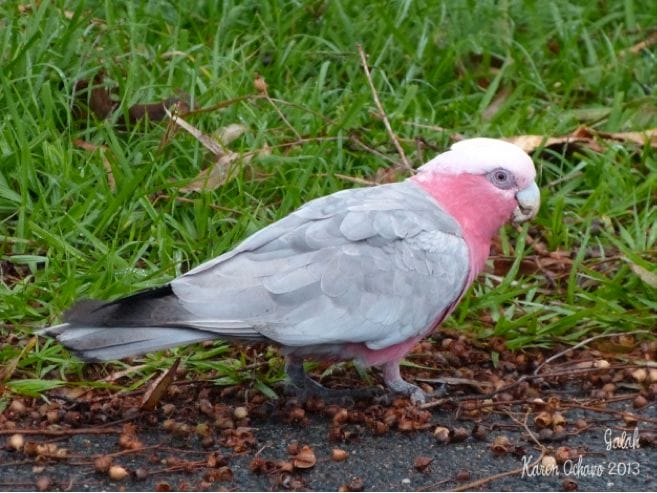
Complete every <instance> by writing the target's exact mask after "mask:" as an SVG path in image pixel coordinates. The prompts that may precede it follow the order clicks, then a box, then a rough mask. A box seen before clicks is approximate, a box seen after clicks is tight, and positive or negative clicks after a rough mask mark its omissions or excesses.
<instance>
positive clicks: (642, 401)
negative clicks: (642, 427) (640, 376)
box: [632, 394, 648, 409]
mask: <svg viewBox="0 0 657 493" xmlns="http://www.w3.org/2000/svg"><path fill="white" fill-rule="evenodd" d="M647 404H648V399H646V398H645V397H644V396H643V395H641V394H639V395H637V396H636V397H635V398H634V400H633V401H632V405H633V406H634V409H641V408H642V407H645V406H646V405H647Z"/></svg>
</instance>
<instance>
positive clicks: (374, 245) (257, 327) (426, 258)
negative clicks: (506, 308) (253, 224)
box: [171, 182, 469, 349]
mask: <svg viewBox="0 0 657 493" xmlns="http://www.w3.org/2000/svg"><path fill="white" fill-rule="evenodd" d="M468 257H469V256H468V249H467V245H466V243H465V241H464V239H463V238H462V236H461V232H460V229H459V226H458V224H457V223H456V222H455V221H454V220H453V218H451V217H450V216H449V215H448V214H446V213H445V212H444V211H443V210H441V209H440V208H439V207H438V206H437V205H436V203H435V202H433V200H432V199H431V198H430V197H429V196H428V195H427V194H426V193H425V192H424V191H423V190H421V189H420V188H419V187H417V186H416V185H414V184H412V183H410V182H404V183H397V184H392V185H385V186H380V187H374V188H366V189H354V190H347V191H343V192H339V193H337V194H333V195H330V196H327V197H323V198H321V199H317V200H315V201H312V202H309V203H308V204H306V205H305V206H304V207H302V208H301V209H299V210H298V211H296V212H295V213H293V214H291V215H290V216H288V217H286V218H285V219H283V220H281V221H279V222H277V223H274V224H272V225H271V226H269V227H267V228H264V229H263V230H261V231H260V232H258V233H256V234H255V235H253V236H251V237H250V238H248V239H247V240H246V241H245V242H243V243H242V244H240V245H239V246H238V247H237V248H236V249H235V250H233V251H231V252H228V253H227V254H225V255H223V256H220V257H218V258H216V259H214V260H212V261H210V262H208V263H206V264H203V265H201V266H199V267H197V268H196V269H194V270H192V271H190V272H189V273H187V274H186V275H184V276H181V277H179V278H178V279H176V280H174V281H173V282H172V284H171V286H172V288H173V290H174V292H175V294H176V295H177V297H178V298H179V300H180V302H181V303H182V305H183V306H184V307H185V308H186V309H187V310H188V311H189V312H191V313H192V314H194V316H195V317H197V318H198V319H199V320H197V321H196V322H195V325H197V326H203V328H204V330H209V331H215V332H217V333H218V334H219V335H220V334H221V332H222V330H223V329H222V326H225V325H226V321H240V322H241V323H242V324H243V325H244V326H245V327H246V326H248V327H250V329H243V330H244V333H245V335H248V334H247V332H248V331H249V330H250V331H253V332H257V333H259V334H262V335H263V336H265V337H268V338H270V339H273V340H275V341H277V342H279V343H280V344H283V345H287V346H305V345H316V344H335V343H347V342H363V343H366V344H367V346H368V347H370V348H371V349H381V348H385V347H388V346H391V345H394V344H397V343H399V342H402V341H404V340H406V339H408V338H409V337H413V336H416V335H418V334H420V333H422V332H423V331H424V330H426V329H427V327H428V326H430V325H431V324H432V323H433V322H434V321H436V320H437V319H439V318H440V317H441V316H443V315H444V314H445V313H446V312H447V311H448V309H449V308H450V307H451V306H452V305H453V304H454V303H455V302H456V301H457V300H458V298H459V297H460V295H461V294H462V292H463V290H464V289H465V287H466V282H467V281H466V280H467V273H468Z"/></svg>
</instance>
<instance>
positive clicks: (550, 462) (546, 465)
mask: <svg viewBox="0 0 657 493" xmlns="http://www.w3.org/2000/svg"><path fill="white" fill-rule="evenodd" d="M541 466H542V467H543V470H544V471H546V472H547V471H550V472H551V471H555V470H556V469H557V459H555V458H554V457H553V456H551V455H545V456H543V458H542V459H541Z"/></svg>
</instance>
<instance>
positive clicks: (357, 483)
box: [338, 476, 365, 491]
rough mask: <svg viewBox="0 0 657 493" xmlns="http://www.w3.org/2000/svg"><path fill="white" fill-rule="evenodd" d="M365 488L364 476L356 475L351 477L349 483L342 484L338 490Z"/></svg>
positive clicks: (361, 489) (360, 489)
mask: <svg viewBox="0 0 657 493" xmlns="http://www.w3.org/2000/svg"><path fill="white" fill-rule="evenodd" d="M364 489H365V483H364V481H363V478H360V477H358V476H356V477H353V478H351V479H350V480H349V482H348V483H347V484H343V485H342V486H340V487H339V488H338V491H363V490H364Z"/></svg>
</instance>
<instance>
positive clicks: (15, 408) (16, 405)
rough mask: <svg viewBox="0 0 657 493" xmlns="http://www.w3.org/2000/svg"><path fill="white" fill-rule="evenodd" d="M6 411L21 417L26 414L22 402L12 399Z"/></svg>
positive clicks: (25, 408)
mask: <svg viewBox="0 0 657 493" xmlns="http://www.w3.org/2000/svg"><path fill="white" fill-rule="evenodd" d="M8 411H9V412H10V413H12V414H14V415H16V416H23V415H24V414H27V406H26V405H25V404H24V403H23V401H21V400H19V399H14V400H13V401H11V403H10V404H9V408H8Z"/></svg>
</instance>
